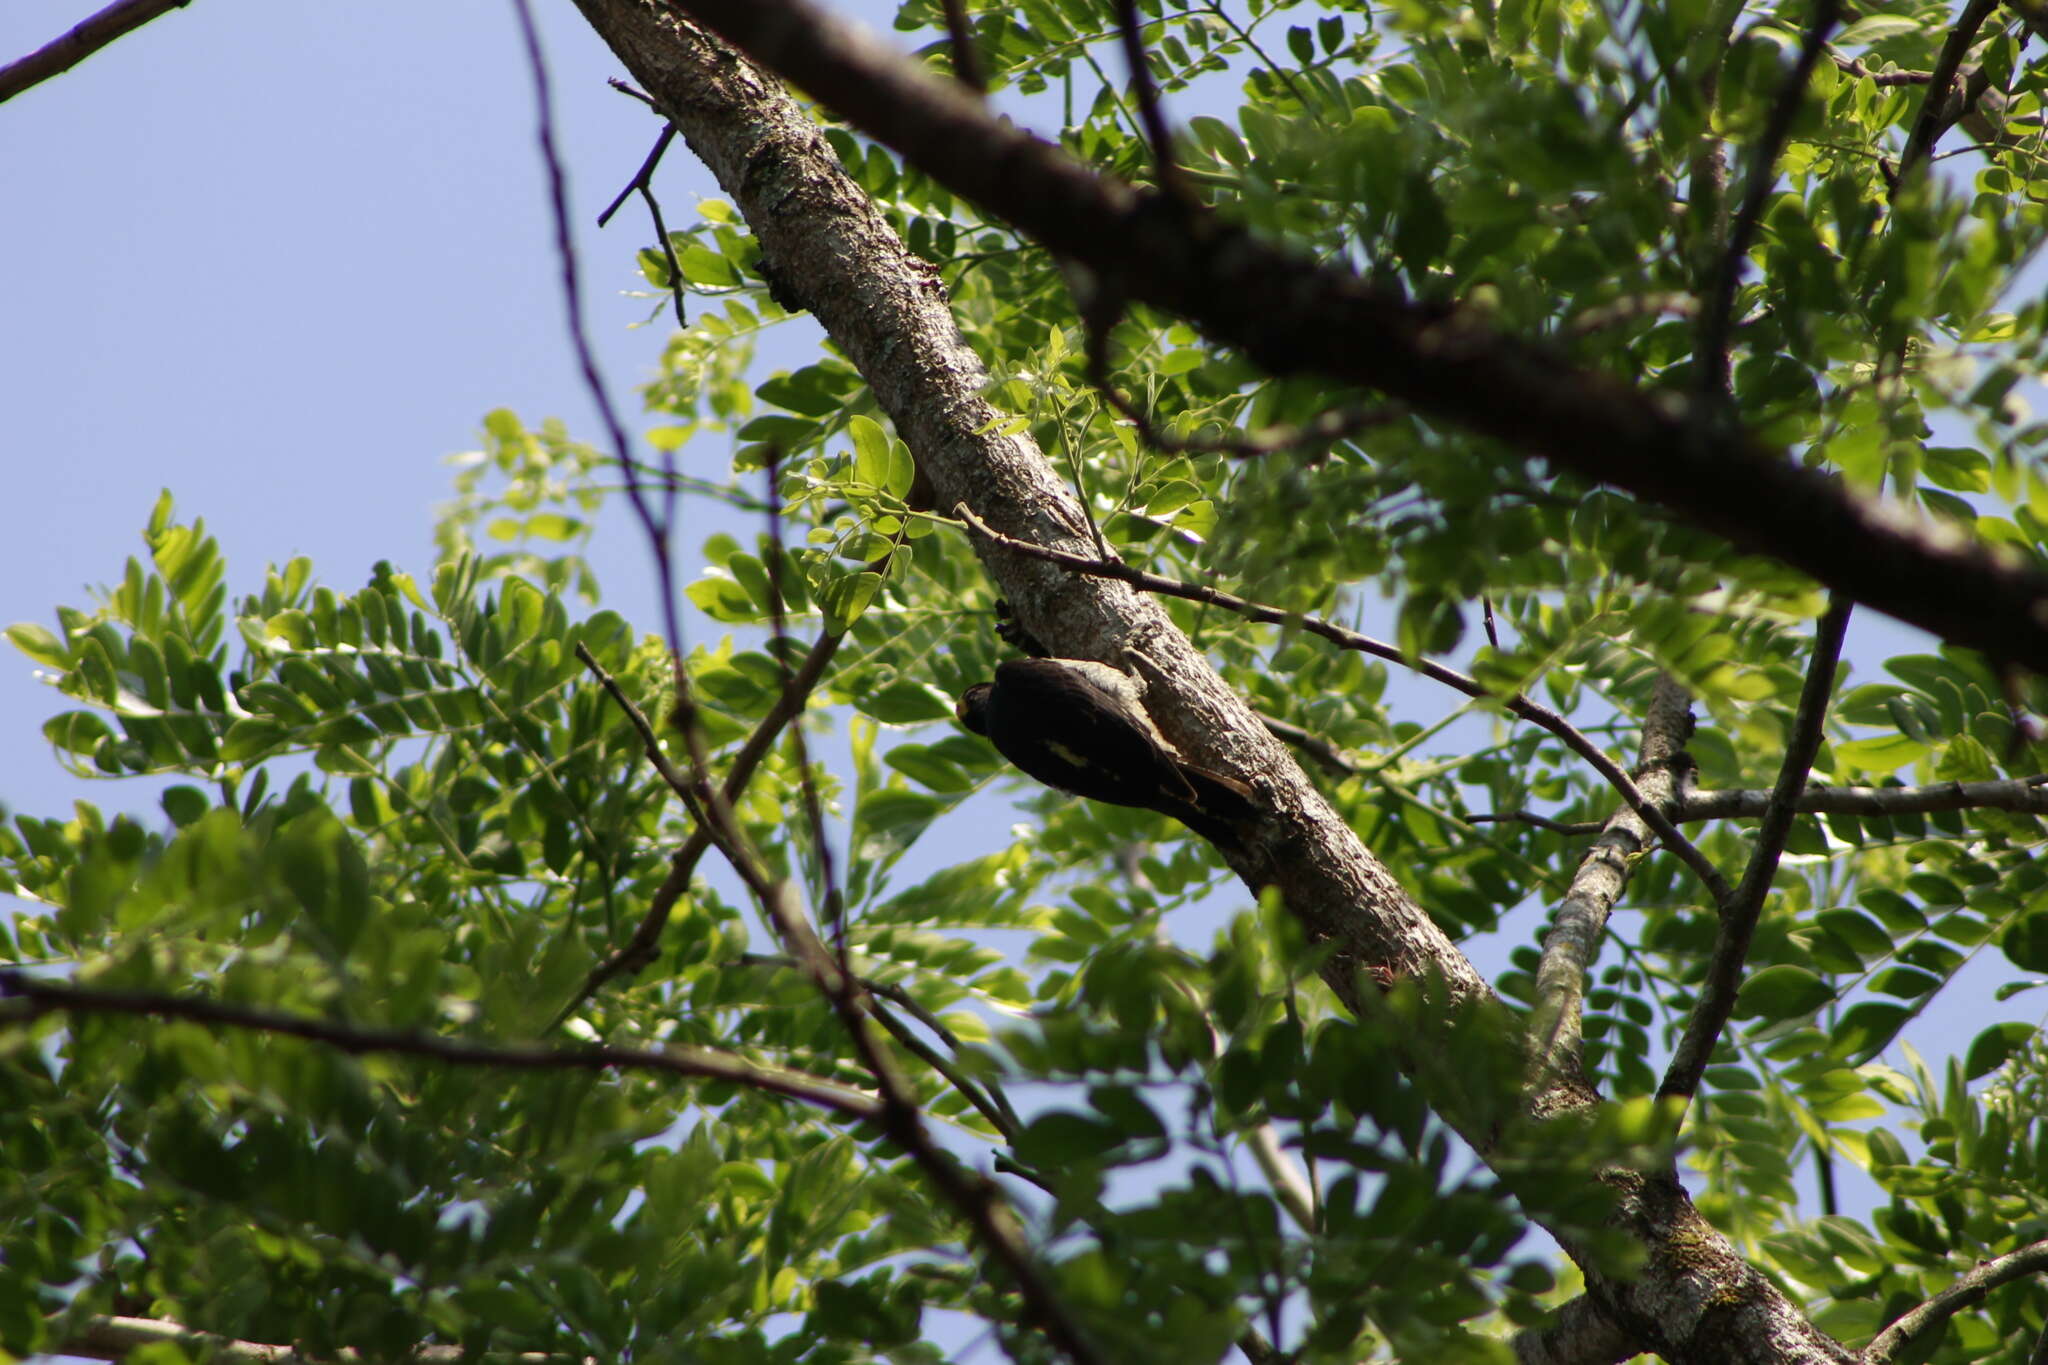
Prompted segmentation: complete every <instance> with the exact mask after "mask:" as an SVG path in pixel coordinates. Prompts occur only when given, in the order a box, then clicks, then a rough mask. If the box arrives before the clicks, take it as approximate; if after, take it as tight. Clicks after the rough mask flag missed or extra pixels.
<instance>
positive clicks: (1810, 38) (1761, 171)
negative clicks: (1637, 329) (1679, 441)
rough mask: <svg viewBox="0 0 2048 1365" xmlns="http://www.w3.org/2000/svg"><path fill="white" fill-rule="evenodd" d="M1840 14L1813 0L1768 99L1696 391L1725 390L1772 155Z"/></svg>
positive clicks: (1708, 308) (1711, 312)
mask: <svg viewBox="0 0 2048 1365" xmlns="http://www.w3.org/2000/svg"><path fill="white" fill-rule="evenodd" d="M1841 15H1842V3H1841V0H1815V3H1814V7H1813V18H1812V20H1811V21H1810V22H1809V23H1808V24H1807V26H1806V39H1805V41H1804V42H1803V43H1801V44H1800V47H1799V58H1798V60H1797V61H1795V62H1793V64H1792V70H1791V72H1790V73H1789V74H1788V75H1787V76H1786V77H1785V83H1784V85H1783V86H1781V87H1780V88H1779V90H1778V97H1777V99H1775V100H1774V101H1772V103H1771V113H1770V117H1769V118H1768V119H1767V120H1765V122H1764V130H1763V135H1762V136H1761V137H1759V138H1758V139H1757V144H1756V151H1755V153H1754V156H1753V158H1752V160H1751V162H1750V167H1749V178H1748V180H1747V182H1746V183H1745V184H1744V185H1743V190H1742V204H1741V206H1740V207H1739V208H1737V209H1736V211H1735V220H1734V222H1732V223H1731V224H1730V225H1729V228H1728V244H1727V246H1726V247H1725V248H1723V250H1722V252H1721V257H1720V260H1719V262H1718V263H1717V265H1716V267H1715V270H1714V279H1713V283H1712V286H1711V287H1710V288H1709V289H1708V290H1707V293H1706V298H1705V299H1704V300H1703V308H1702V316H1701V318H1700V332H1701V342H1700V346H1699V354H1700V356H1701V357H1702V359H1704V360H1705V361H1706V365H1705V367H1704V368H1703V369H1702V370H1701V372H1700V391H1701V392H1702V393H1703V394H1705V395H1706V396H1708V397H1709V398H1719V397H1721V396H1722V395H1724V394H1725V393H1726V392H1727V390H1728V328H1729V324H1730V323H1731V322H1732V321H1733V318H1734V314H1735V291H1736V289H1737V288H1739V287H1740V286H1741V284H1742V270H1743V265H1744V263H1745V262H1746V261H1747V260H1748V258H1749V248H1750V244H1751V243H1752V242H1754V241H1755V240H1756V231H1757V227H1758V225H1759V224H1760V223H1761V222H1762V220H1763V214H1764V205H1765V203H1766V202H1768V201H1769V199H1770V194H1771V186H1773V185H1775V184H1776V183H1777V180H1778V157H1779V156H1780V155H1781V154H1783V152H1784V150H1785V142H1786V140H1787V139H1788V138H1790V137H1791V135H1792V120H1793V119H1794V118H1795V117H1797V115H1798V113H1799V105H1800V102H1801V101H1802V100H1804V99H1805V98H1806V88H1807V86H1809V85H1811V84H1812V83H1813V68H1814V67H1815V66H1816V65H1817V64H1818V63H1819V62H1820V55H1821V53H1822V52H1823V51H1824V50H1825V49H1826V47H1827V37H1828V34H1830V33H1832V32H1833V31H1834V28H1835V24H1836V23H1837V22H1838V21H1839V20H1840V19H1841Z"/></svg>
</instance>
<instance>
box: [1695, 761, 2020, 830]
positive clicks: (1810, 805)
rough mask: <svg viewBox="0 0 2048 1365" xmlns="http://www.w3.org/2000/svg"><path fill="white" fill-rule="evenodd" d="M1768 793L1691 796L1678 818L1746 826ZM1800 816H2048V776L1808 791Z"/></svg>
mask: <svg viewBox="0 0 2048 1365" xmlns="http://www.w3.org/2000/svg"><path fill="white" fill-rule="evenodd" d="M1771 795H1772V793H1770V792H1767V791H1760V790H1754V791H1753V790H1741V791H1710V792H1694V793H1692V794H1691V795H1690V796H1687V797H1686V798H1685V804H1684V805H1683V806H1682V807H1680V809H1679V812H1678V818H1679V819H1680V820H1681V821H1693V820H1744V819H1753V818H1755V817H1756V816H1759V815H1762V814H1763V813H1764V810H1765V809H1766V808H1767V807H1768V806H1769V805H1770V801H1771ZM1793 804H1794V809H1796V810H1797V811H1799V813H1800V814H1802V815H1809V814H1811V815H1914V814H1918V815H1925V814H1929V813H1932V812H1935V811H1948V810H2009V811H2018V812H2021V813H2025V814H2031V815H2048V773H2036V774H2035V775H2033V776H2031V777H2013V778H2006V779H2004V780H2001V781H1991V782H1937V783H1934V784H1933V785H1931V786H1926V787H1808V788H1807V789H1806V790H1805V791H1803V792H1801V793H1800V794H1799V799H1798V800H1797V801H1796V802H1794V803H1793Z"/></svg>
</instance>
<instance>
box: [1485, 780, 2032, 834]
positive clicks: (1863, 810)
mask: <svg viewBox="0 0 2048 1365" xmlns="http://www.w3.org/2000/svg"><path fill="white" fill-rule="evenodd" d="M1771 795H1772V793H1770V792H1768V791H1764V790H1762V789H1761V788H1731V789H1728V790H1725V791H1695V792H1687V793H1686V794H1685V797H1684V799H1683V800H1681V801H1680V802H1679V806H1678V811H1677V813H1676V814H1675V815H1673V816H1672V819H1674V820H1675V821H1677V822H1678V823H1679V824H1681V825H1688V824H1694V823H1696V822H1698V821H1701V820H1754V819H1755V818H1757V817H1758V816H1760V815H1762V814H1763V813H1764V812H1765V811H1766V810H1768V809H1770V805H1771ZM1792 808H1793V809H1794V810H1795V811H1797V812H1798V813H1799V814H1801V815H1880V816H1887V815H1928V814H1932V813H1934V812H1937V811H1950V810H2006V811H2014V812H2016V813H2019V814H2022V815H2048V773H2036V774H2034V775H2033V776H2031V777H2009V778H2002V779H1999V780H1996V781H1985V782H1936V783H1934V784H1932V785H1930V786H1925V787H1808V788H1807V789H1806V790H1805V791H1802V792H1801V793H1799V795H1798V797H1797V798H1796V799H1795V800H1794V801H1793V803H1792ZM1465 818H1466V819H1467V820H1470V821H1471V822H1472V823H1473V824H1475V825H1485V824H1493V823H1497V822H1500V821H1504V820H1516V821H1520V822H1521V823H1522V824H1525V825H1534V826H1535V827H1536V828H1538V829H1547V830H1554V831H1555V832H1557V833H1559V834H1572V835H1579V834H1598V833H1599V832H1600V829H1601V826H1599V825H1597V824H1594V823H1593V822H1591V821H1587V820H1580V821H1566V820H1554V819H1552V818H1551V817H1550V816H1547V815H1539V814H1537V813H1536V812H1534V811H1526V810H1510V811H1496V812H1494V813H1492V814H1489V815H1468V816H1466V817H1465Z"/></svg>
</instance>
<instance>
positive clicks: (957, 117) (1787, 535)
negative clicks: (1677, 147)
mask: <svg viewBox="0 0 2048 1365" xmlns="http://www.w3.org/2000/svg"><path fill="white" fill-rule="evenodd" d="M1979 2H1980V3H1981V2H1982V0H1979ZM579 3H581V4H583V5H585V7H586V8H588V7H590V6H592V5H595V4H598V3H600V0H579ZM684 3H686V5H687V8H688V10H689V12H691V13H692V14H695V15H697V16H699V17H700V18H702V20H703V21H704V22H705V23H707V24H709V25H710V26H711V27H713V28H715V29H716V30H717V31H718V32H720V33H721V34H723V35H724V36H725V37H726V38H727V39H729V40H730V41H732V42H733V43H735V44H737V45H738V46H739V47H741V48H743V49H745V50H746V51H748V52H749V53H751V54H752V55H753V56H754V57H755V58H757V59H758V60H760V61H762V62H763V63H765V64H766V65H767V66H769V67H770V68H772V69H774V70H776V71H778V72H780V73H781V74H782V75H784V76H786V77H788V78H789V79H791V80H793V81H795V82H796V83H797V84H799V85H801V86H803V87H804V88H805V89H807V90H809V91H810V92H811V94H813V95H815V96H816V97H818V98H819V99H820V100H822V101H823V102H824V103H825V104H827V105H829V106H830V107H831V108H833V109H834V110H835V111H836V112H838V113H839V114H840V115H842V116H844V117H846V118H847V119H848V120H849V121H850V122H852V123H853V124H854V125H855V126H856V127H858V128H860V129H861V131H863V132H865V133H867V134H868V135H870V136H872V137H874V138H876V139H878V140H879V141H881V142H883V143H884V144H886V145H888V146H890V147H892V148H894V149H895V150H896V151H898V152H900V153H902V154H903V155H904V156H906V157H908V158H909V159H910V161H911V162H913V163H914V164H916V165H917V166H918V167H919V169H921V170H923V171H924V172H925V173H926V174H928V175H930V176H932V177H933V179H935V180H936V181H938V182H939V183H940V184H943V185H944V186H945V187H946V188H947V189H949V190H951V191H952V192H954V193H956V194H959V195H961V196H962V197H964V198H966V199H969V200H971V201H973V202H974V203H976V204H978V205H979V206H980V207H982V208H983V209H984V210H986V211H990V212H993V213H996V214H999V215H1002V216H1004V217H1007V218H1009V219H1011V220H1012V221H1014V222H1016V223H1017V224H1019V225H1020V226H1022V227H1023V228H1024V229H1025V230H1027V231H1028V232H1030V233H1031V235H1032V236H1033V237H1035V238H1036V239H1037V240H1038V241H1040V242H1041V243H1042V244H1043V245H1044V246H1046V247H1047V248H1049V249H1050V250H1052V251H1053V252H1055V253H1056V254H1059V255H1061V256H1066V257H1070V258H1072V259H1074V260H1077V261H1080V262H1082V263H1083V264H1086V265H1087V266H1088V267H1089V268H1090V269H1092V270H1094V271H1095V272H1096V273H1097V274H1098V275H1099V276H1102V277H1104V278H1105V280H1107V281H1110V282H1112V283H1114V285H1115V286H1116V287H1117V288H1119V289H1121V290H1122V291H1123V292H1125V293H1127V294H1128V295H1130V296H1131V297H1133V298H1137V299H1141V300H1143V301H1145V302H1148V303H1151V304H1154V305H1155V306H1157V307H1160V308H1163V309H1165V310H1166V311H1168V312H1171V313H1175V314H1178V315H1180V316H1182V317H1185V318H1187V319H1189V320H1190V321H1192V322H1194V323H1196V324H1197V325H1198V326H1200V327H1201V328H1202V329H1203V330H1204V331H1205V332H1206V333H1207V334H1208V335H1209V336H1210V337H1211V338H1212V339H1213V340H1216V341H1219V342H1222V343H1224V344H1227V345H1232V346H1236V347H1238V348H1240V349H1241V350H1243V351H1244V352H1245V354H1246V355H1247V356H1248V357H1249V358H1250V359H1251V360H1252V361H1253V362H1254V363H1256V364H1258V365H1260V366H1261V367H1263V368H1264V369H1266V370H1267V371H1269V372H1270V373H1273V374H1296V373H1305V372H1313V373H1320V374H1324V375H1328V376H1330V377H1332V378H1335V379H1338V380H1341V381H1344V382H1347V383H1353V384H1359V385H1363V386H1368V387H1372V388H1377V389H1379V390H1381V391H1382V392H1384V393H1386V394H1388V395H1389V396H1391V397H1393V398H1396V399H1399V400H1401V401H1402V402H1405V403H1407V404H1408V405H1409V406H1411V407H1413V408H1414V409H1415V410H1416V411H1418V412H1420V413H1423V414H1425V415H1428V416H1431V417H1434V418H1437V419H1439V420H1441V421H1444V422H1447V423H1450V424H1453V425H1456V426H1461V427H1465V428H1467V429H1468V430H1472V431H1475V432H1478V433H1481V434H1483V435H1487V436H1491V437H1494V438H1496V439H1498V440H1500V441H1503V442H1505V443H1506V444H1508V445H1509V446H1511V447H1513V448H1515V449H1519V450H1527V451H1533V452H1536V453H1539V454H1541V455H1543V456H1544V457H1545V458H1547V459H1549V460H1550V461H1551V462H1552V463H1554V464H1556V465H1557V466H1559V467H1561V468H1564V469H1568V470H1570V471H1572V472H1573V473H1575V474H1577V475H1579V476H1580V477H1582V478H1585V479H1588V480H1591V481H1595V482H1604V483H1611V484H1613V485H1615V486H1617V487H1620V488H1623V489H1626V490H1628V491H1629V492H1631V493H1634V494H1636V495H1637V496H1638V497H1641V498H1645V499H1647V500H1649V501H1652V502H1657V503H1661V504H1664V505H1665V506H1668V507H1671V508H1674V509H1676V510H1677V511H1678V512H1679V513H1680V514H1681V515H1683V516H1684V517H1686V518H1687V519H1688V520H1691V521H1693V522H1695V523H1697V524H1698V525H1700V526H1702V527H1704V528H1706V529H1709V530H1712V531H1714V532H1715V533H1717V534H1719V535H1722V536H1725V537H1726V538H1727V539H1728V540H1729V541H1731V542H1732V543H1734V544H1735V545H1738V546H1740V547H1742V548H1744V549H1746V550H1751V551H1754V552H1758V553H1763V554H1769V555H1773V556H1775V557H1776V558H1778V559H1780V560H1782V561H1784V562H1785V563H1788V564H1791V565H1793V566H1795V567H1797V568H1799V569H1801V570H1803V571H1805V572H1807V573H1809V574H1811V575H1813V576H1814V577H1815V578H1817V579H1819V580H1820V581H1821V582H1823V583H1826V584H1828V585H1829V586H1831V587H1834V588H1836V589H1837V590H1839V591H1841V592H1843V593H1844V594H1845V595H1847V596H1849V597H1851V598H1853V599H1855V600H1857V601H1860V602H1864V603H1867V604H1869V605H1871V606H1873V607H1876V608H1877V609H1878V610H1880V611H1883V612H1886V613H1888V614H1890V615H1892V616H1895V617H1897V618H1899V619H1900V620H1903V621H1908V622H1911V623H1912V624H1915V625H1919V626H1921V627H1923V628H1925V629H1926V630H1928V631H1930V632H1932V633H1933V634H1935V635H1937V636H1939V637H1941V638H1942V639H1945V640H1949V641H1952V642H1954V643H1957V644H1962V645H1967V646H1969V647H1971V648H1975V649H1980V650H1983V651H1984V652H1985V653H1987V654H1988V655H1990V656H1991V657H1993V658H1994V659H2009V660H2012V661H2015V662H2019V663H2024V664H2025V665H2027V666H2028V667H2030V668H2033V669H2035V670H2037V671H2048V613H2044V612H2043V611H2042V610H2041V609H2040V608H2041V607H2042V605H2043V604H2044V602H2048V574H2043V573H2042V572H2041V571H2040V570H2038V569H2036V568H2034V567H2033V566H2031V565H2030V564H2028V563H2027V562H2026V561H2025V560H2023V559H2022V558H2021V557H2019V556H2017V555H2015V554H2011V553H2008V552H2005V551H2001V550H1998V549H1995V548H1994V547H1992V546H1989V545H1987V544H1984V543H1981V542H1977V541H1974V540H1972V539H1970V538H1969V537H1967V536H1966V535H1964V534H1963V533H1962V532H1960V531H1958V530H1957V529H1955V528H1954V527H1950V526H1946V525H1942V524H1937V523H1929V522H1923V521H1920V520H1919V519H1918V518H1917V517H1916V516H1915V515H1914V514H1912V513H1910V512H1908V511H1907V510H1906V509H1904V508H1901V507H1898V506H1896V505H1893V504H1889V503H1884V502H1880V501H1876V500H1872V499H1868V498H1866V497H1863V496H1860V495H1857V494H1855V493H1852V492H1851V491H1849V490H1848V489H1846V488H1845V487H1844V486H1843V485H1842V484H1841V483H1840V482H1839V481H1838V480H1836V479H1833V478H1831V477H1830V476H1829V475H1828V474H1827V473H1825V472H1824V471H1822V470H1819V469H1808V468H1805V467H1804V466H1802V465H1801V464H1799V463H1798V462H1797V461H1794V460H1790V459H1787V458H1786V456H1785V453H1784V452H1783V451H1781V450H1778V449H1775V448H1772V447H1769V446H1765V445H1763V444H1761V443H1759V442H1757V441H1756V440H1754V439H1752V438H1751V437H1749V436H1747V435H1746V434H1744V433H1741V432H1736V431H1724V430H1721V429H1719V428H1718V427H1717V426H1716V425H1715V424H1713V423H1711V422H1707V421H1703V420H1702V419H1701V416H1700V413H1699V410H1698V409H1697V408H1696V407H1695V405H1693V404H1689V403H1687V402H1685V401H1683V400H1681V399H1677V398H1674V397H1673V396H1672V395H1670V394H1655V395H1653V394H1650V393H1646V392H1642V391H1640V390H1637V389H1634V388H1632V387H1629V386H1627V385H1625V384H1623V383H1621V382H1620V381H1618V380H1615V379H1612V378H1610V377H1608V376H1605V375H1602V374H1599V373H1597V372H1594V371H1591V370H1585V369H1581V368H1578V367H1576V366H1573V365H1571V364H1569V363H1568V362H1566V361H1565V360H1563V359H1562V358H1561V357H1559V356H1558V355H1557V354H1555V353H1554V352H1552V351H1550V350H1549V349H1547V348H1545V347H1541V346H1537V345H1533V344H1530V343H1526V342H1522V341H1519V340H1516V339H1514V338H1511V337H1507V336H1503V335H1501V334H1499V333H1497V332H1494V331H1493V330H1492V329H1491V328H1490V327H1489V326H1488V325H1487V324H1486V323H1485V322H1484V321H1483V320H1482V319H1480V318H1478V317H1477V316H1475V315H1473V314H1471V313H1469V312H1467V311H1462V310H1458V309H1454V308H1447V307H1444V306H1441V305H1435V304H1427V303H1416V302H1412V301H1409V300H1407V299H1405V298H1403V297H1400V296H1398V295H1396V294H1394V293H1392V292H1389V291H1386V290H1382V289H1378V288H1374V287H1372V286H1370V285H1368V284H1367V283H1366V282H1364V281H1363V280H1361V279H1360V278H1359V277H1358V276H1357V275H1356V274H1355V273H1352V272H1350V271H1348V270H1345V269H1343V268H1341V267H1339V266H1336V265H1324V264H1318V263H1315V262H1312V261H1309V260H1306V259H1303V258H1301V257H1299V256H1296V255H1294V254H1293V253H1291V252H1288V251H1285V250H1282V249H1280V248H1277V247H1274V246H1270V245H1267V244H1265V243H1262V242H1259V241H1257V240H1255V239H1253V238H1252V237H1251V236H1249V235H1248V234H1246V233H1243V232H1241V231H1239V230H1237V229H1234V228H1232V227H1229V226H1227V225H1225V224H1223V223H1222V222H1220V221H1218V220H1216V219H1214V218H1213V217H1210V216H1207V215H1204V214H1200V213H1191V212H1188V211H1186V210H1173V209H1169V208H1168V207H1167V206H1166V205H1165V204H1164V202H1163V201H1162V199H1161V198H1160V196H1158V195H1154V194H1148V193H1146V192H1143V191H1139V190H1136V189H1133V188H1132V187H1130V186H1128V185H1125V184H1121V183H1119V182H1117V181H1115V180H1112V179H1110V178H1108V177H1105V176H1102V175H1100V174H1098V173H1096V172H1095V171H1093V170H1091V169H1089V168H1087V167H1085V166H1083V165H1081V164H1079V163H1078V162H1076V161H1074V160H1073V159H1072V158H1071V157H1069V156H1068V155H1066V154H1065V153H1064V152H1062V151H1060V150H1059V149H1058V148H1056V147H1053V146H1052V145H1051V144H1049V143H1046V142H1044V141H1042V140H1040V139H1038V138H1035V137H1033V136H1031V135H1030V134H1028V133H1026V132H1024V131H1023V130H1021V129H1019V128H1016V127H1014V126H1012V125H1010V124H1007V123H1005V122H1003V121H1001V120H999V119H997V118H996V117H995V116H994V115H993V114H991V113H990V112H989V111H987V110H985V109H983V108H982V107H981V106H980V105H979V104H978V103H977V102H976V101H974V100H973V99H972V98H971V97H970V96H969V95H967V94H965V93H964V92H962V91H961V90H959V88H958V87H957V85H955V84H952V83H948V82H943V81H939V80H936V79H933V78H931V77H929V76H928V75H926V74H925V73H924V72H922V71H921V70H919V69H917V68H916V66H915V65H914V64H912V63H909V62H906V61H905V60H904V59H902V58H901V57H899V56H898V55H897V54H895V53H894V52H891V51H890V50H889V49H887V48H886V47H884V46H882V45H881V44H880V43H878V42H876V41H875V40H874V39H872V38H870V37H869V36H867V35H866V34H865V33H864V32H863V31H861V30H860V29H858V28H857V27H855V26H853V25H850V24H848V23H846V22H844V21H842V20H840V19H838V18H836V17H834V16H832V15H830V14H827V13H825V12H824V11H822V10H821V9H819V8H818V7H817V6H816V5H814V4H812V3H809V0H684ZM1475 393H1483V394H1486V395H1487V396H1488V401H1487V402H1484V403H1474V402H1473V401H1472V395H1473V394H1475Z"/></svg>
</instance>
